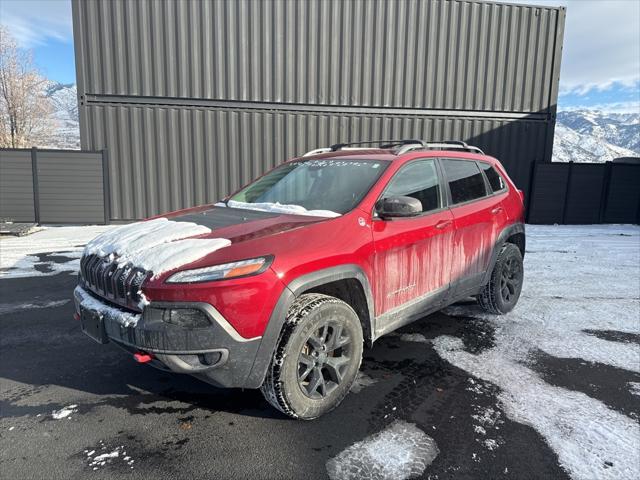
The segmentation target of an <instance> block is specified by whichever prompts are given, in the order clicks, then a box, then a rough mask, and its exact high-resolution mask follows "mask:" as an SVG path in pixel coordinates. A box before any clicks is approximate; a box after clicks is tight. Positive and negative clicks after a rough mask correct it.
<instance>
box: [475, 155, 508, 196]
mask: <svg viewBox="0 0 640 480" xmlns="http://www.w3.org/2000/svg"><path fill="white" fill-rule="evenodd" d="M480 168H481V169H482V171H483V172H484V174H485V175H486V176H487V180H489V185H491V190H493V191H494V192H499V191H500V190H504V188H506V186H507V184H506V183H504V180H503V179H502V177H501V176H500V174H499V173H498V172H497V171H496V169H495V168H493V167H492V166H491V165H489V164H488V163H484V162H480Z"/></svg>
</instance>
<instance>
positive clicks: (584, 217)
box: [562, 163, 605, 225]
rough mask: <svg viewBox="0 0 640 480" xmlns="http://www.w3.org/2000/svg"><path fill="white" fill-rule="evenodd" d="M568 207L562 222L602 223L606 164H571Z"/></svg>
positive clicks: (579, 223) (577, 223)
mask: <svg viewBox="0 0 640 480" xmlns="http://www.w3.org/2000/svg"><path fill="white" fill-rule="evenodd" d="M570 168H571V174H570V178H569V184H568V187H567V199H566V208H565V212H564V218H563V220H562V223H566V224H569V225H571V224H573V225H590V224H594V223H600V205H601V202H602V190H603V188H604V181H605V165H604V164H599V165H598V164H576V163H574V164H571V167H570Z"/></svg>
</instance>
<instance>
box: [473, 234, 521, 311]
mask: <svg viewBox="0 0 640 480" xmlns="http://www.w3.org/2000/svg"><path fill="white" fill-rule="evenodd" d="M523 280H524V268H523V264H522V254H521V253H520V249H519V248H518V247H517V246H516V245H514V244H513V243H506V244H505V245H504V246H503V247H502V249H501V250H500V253H499V254H498V258H497V260H496V264H495V266H494V267H493V272H491V279H490V280H489V283H488V284H487V285H485V287H484V288H483V290H482V292H481V293H480V295H478V297H477V298H478V303H479V304H480V306H481V307H482V308H483V309H484V310H486V311H487V312H489V313H495V314H498V315H502V314H505V313H508V312H510V311H511V310H513V308H514V307H515V306H516V303H518V299H519V298H520V292H521V291H522V282H523Z"/></svg>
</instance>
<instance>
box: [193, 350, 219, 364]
mask: <svg viewBox="0 0 640 480" xmlns="http://www.w3.org/2000/svg"><path fill="white" fill-rule="evenodd" d="M221 357H222V355H221V354H220V352H211V353H201V354H199V355H198V360H200V363H201V364H202V365H215V364H216V363H218V362H219V361H220V358H221Z"/></svg>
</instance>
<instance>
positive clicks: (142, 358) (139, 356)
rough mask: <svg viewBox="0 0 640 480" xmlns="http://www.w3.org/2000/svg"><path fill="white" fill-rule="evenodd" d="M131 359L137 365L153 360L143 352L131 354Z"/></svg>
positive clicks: (151, 356)
mask: <svg viewBox="0 0 640 480" xmlns="http://www.w3.org/2000/svg"><path fill="white" fill-rule="evenodd" d="M133 359H134V360H135V361H136V362H138V363H149V362H150V361H151V360H153V355H152V354H150V353H145V352H136V353H134V354H133Z"/></svg>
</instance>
